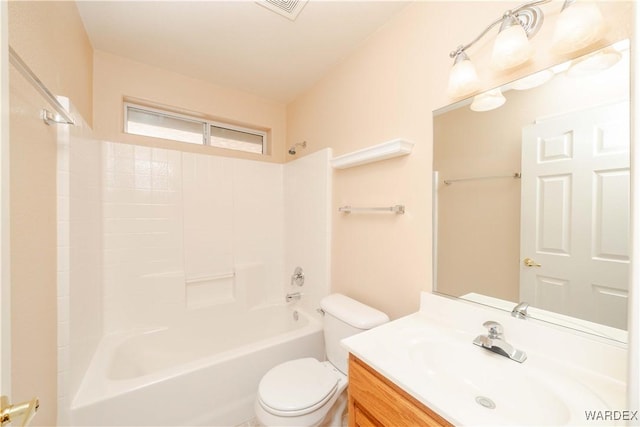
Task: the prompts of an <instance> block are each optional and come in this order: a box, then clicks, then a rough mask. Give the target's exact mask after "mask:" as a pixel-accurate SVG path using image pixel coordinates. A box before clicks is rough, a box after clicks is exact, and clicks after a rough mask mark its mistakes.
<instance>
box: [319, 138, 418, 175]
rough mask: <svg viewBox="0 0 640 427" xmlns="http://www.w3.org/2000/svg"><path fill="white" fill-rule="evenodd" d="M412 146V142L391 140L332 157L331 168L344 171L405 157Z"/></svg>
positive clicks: (409, 152)
mask: <svg viewBox="0 0 640 427" xmlns="http://www.w3.org/2000/svg"><path fill="white" fill-rule="evenodd" d="M413 145H414V144H413V142H409V141H406V140H404V139H393V140H391V141H387V142H383V143H382V144H378V145H373V146H371V147H367V148H363V149H362V150H357V151H354V152H352V153H347V154H343V155H341V156H338V157H334V158H333V159H331V166H333V167H334V169H346V168H352V167H354V166H360V165H364V164H367V163H372V162H377V161H380V160H386V159H391V158H394V157H398V156H406V155H407V154H411V150H413Z"/></svg>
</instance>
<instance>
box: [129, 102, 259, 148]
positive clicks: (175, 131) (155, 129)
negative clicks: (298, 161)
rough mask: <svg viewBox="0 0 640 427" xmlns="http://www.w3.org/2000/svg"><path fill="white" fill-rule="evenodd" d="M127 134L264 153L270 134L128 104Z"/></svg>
mask: <svg viewBox="0 0 640 427" xmlns="http://www.w3.org/2000/svg"><path fill="white" fill-rule="evenodd" d="M124 106H125V109H124V111H125V118H124V131H125V132H126V133H130V134H133V135H142V136H151V137H154V138H164V139H171V140H173V141H180V142H186V143H189V144H200V145H210V146H212V147H219V148H226V149H229V150H238V151H246V152H249V153H257V154H265V153H266V152H267V133H266V132H263V131H259V130H255V129H248V128H243V127H239V126H234V125H230V124H226V123H219V122H214V121H210V120H204V119H201V118H198V117H191V116H187V115H183V114H177V113H173V112H169V111H163V110H158V109H155V108H150V107H143V106H140V105H136V104H131V103H128V102H125V104H124Z"/></svg>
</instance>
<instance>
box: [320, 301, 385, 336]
mask: <svg viewBox="0 0 640 427" xmlns="http://www.w3.org/2000/svg"><path fill="white" fill-rule="evenodd" d="M320 307H322V309H323V310H324V311H325V313H329V314H330V315H332V316H333V317H336V318H338V319H340V320H342V321H343V322H345V323H348V324H349V325H351V326H353V327H355V328H358V329H371V328H373V327H375V326H378V325H382V324H383V323H387V322H388V321H389V316H387V315H386V314H385V313H383V312H381V311H380V310H376V309H375V308H373V307H369V306H368V305H365V304H363V303H361V302H359V301H356V300H354V299H352V298H349V297H348V296H346V295H342V294H331V295H328V296H326V297H324V298H322V299H321V300H320Z"/></svg>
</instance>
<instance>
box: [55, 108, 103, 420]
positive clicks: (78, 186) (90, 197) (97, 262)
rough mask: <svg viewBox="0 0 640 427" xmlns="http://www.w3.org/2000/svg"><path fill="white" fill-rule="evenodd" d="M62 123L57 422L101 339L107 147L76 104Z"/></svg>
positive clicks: (65, 417) (66, 416)
mask: <svg viewBox="0 0 640 427" xmlns="http://www.w3.org/2000/svg"><path fill="white" fill-rule="evenodd" d="M71 112H72V114H73V116H74V118H75V120H76V125H75V126H68V125H57V132H58V135H57V138H58V153H57V188H58V189H57V216H58V218H57V219H58V231H57V235H58V278H57V284H58V291H57V294H58V425H61V426H63V425H69V405H70V403H71V400H72V398H73V396H74V395H75V393H76V392H77V391H78V388H79V387H80V382H81V381H82V377H83V376H84V374H85V371H86V369H87V367H88V366H89V362H90V361H91V357H92V356H93V353H94V351H95V350H96V348H97V346H98V343H99V342H100V338H101V337H102V175H101V171H102V164H101V158H102V157H101V151H102V147H101V144H100V143H99V142H98V141H95V140H94V139H92V136H91V134H92V131H91V128H90V127H89V126H88V125H87V124H86V123H85V121H84V120H83V119H82V117H81V116H80V114H79V112H78V111H77V110H76V109H75V108H73V106H71Z"/></svg>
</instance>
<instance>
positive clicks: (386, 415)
mask: <svg viewBox="0 0 640 427" xmlns="http://www.w3.org/2000/svg"><path fill="white" fill-rule="evenodd" d="M451 425H452V424H451V423H449V422H448V421H446V420H445V419H443V418H442V417H441V416H439V415H438V414H436V413H435V412H433V411H432V410H431V409H429V408H427V407H426V406H425V405H423V404H422V403H420V402H418V401H417V400H416V399H415V398H413V397H412V396H410V395H409V394H408V393H406V392H405V391H403V390H402V389H400V387H398V386H397V385H395V384H393V383H392V382H391V381H389V380H388V379H386V378H385V377H384V376H382V375H381V374H380V373H378V372H377V371H376V370H375V369H373V368H371V367H370V366H369V365H367V364H366V363H364V362H363V361H361V360H360V359H358V358H357V357H356V356H354V355H353V354H349V427H373V426H376V427H379V426H385V427H402V426H407V427H415V426H451Z"/></svg>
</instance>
